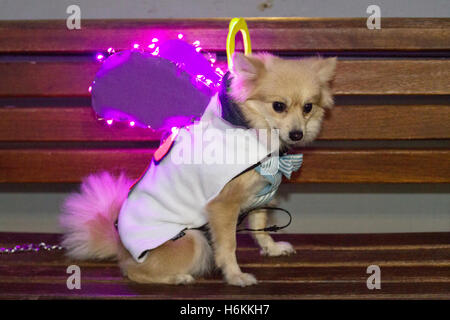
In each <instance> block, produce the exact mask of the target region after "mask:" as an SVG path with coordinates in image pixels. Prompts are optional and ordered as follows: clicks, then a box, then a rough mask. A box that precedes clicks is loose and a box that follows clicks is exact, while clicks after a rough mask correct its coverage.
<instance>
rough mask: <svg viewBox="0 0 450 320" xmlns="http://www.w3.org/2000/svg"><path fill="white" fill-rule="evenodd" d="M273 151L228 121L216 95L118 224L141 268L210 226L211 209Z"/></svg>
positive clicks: (155, 166)
mask: <svg viewBox="0 0 450 320" xmlns="http://www.w3.org/2000/svg"><path fill="white" fill-rule="evenodd" d="M233 141H234V142H233ZM272 145H273V144H272ZM273 146H274V145H273ZM275 147H278V146H277V145H275ZM273 149H274V148H270V147H268V146H267V145H266V139H265V136H259V135H258V133H257V131H256V130H248V129H241V128H236V127H234V126H233V125H232V124H230V123H228V122H226V121H225V120H223V119H222V118H221V105H220V100H219V98H218V95H215V96H214V97H212V98H211V101H210V103H209V105H208V106H207V108H206V110H205V113H204V114H203V116H202V118H201V119H200V121H199V122H197V123H195V124H192V125H190V126H188V127H184V128H181V129H179V133H178V136H177V137H176V139H175V141H174V143H173V145H172V147H171V151H170V152H169V153H168V154H166V156H165V157H164V158H163V159H162V160H160V162H159V163H156V162H155V161H152V162H151V164H150V167H149V168H148V169H147V171H146V172H145V174H144V175H143V176H142V177H141V179H140V180H139V181H138V182H137V183H136V184H135V186H134V187H133V188H132V189H131V191H130V193H129V195H128V198H127V200H126V201H125V202H124V204H123V206H122V208H121V211H120V214H119V219H118V231H119V234H120V238H121V240H122V243H123V244H124V246H125V247H126V248H127V249H128V251H129V252H130V253H131V255H132V256H133V258H134V259H135V260H136V261H137V262H143V261H144V260H145V254H144V253H145V252H146V251H147V250H151V249H154V248H156V247H158V246H160V245H161V244H163V243H164V242H166V241H168V240H170V239H172V238H174V237H175V236H176V235H178V234H179V233H180V232H181V231H182V230H184V229H186V228H188V229H189V228H198V227H201V226H203V225H205V224H206V223H207V222H208V221H207V214H206V212H205V206H206V204H207V203H208V202H209V201H210V200H212V199H213V198H214V197H216V196H217V195H218V194H219V193H220V191H221V190H222V188H223V187H224V186H225V185H226V184H227V183H228V182H229V181H230V180H232V179H233V178H234V177H236V176H238V175H239V174H240V173H242V172H243V171H245V170H246V169H248V168H250V167H252V166H254V165H255V164H257V163H258V162H260V161H262V160H263V159H264V158H266V157H267V156H268V155H269V154H271V153H272V152H273V151H275V150H273ZM276 150H278V149H276ZM280 179H281V178H280Z"/></svg>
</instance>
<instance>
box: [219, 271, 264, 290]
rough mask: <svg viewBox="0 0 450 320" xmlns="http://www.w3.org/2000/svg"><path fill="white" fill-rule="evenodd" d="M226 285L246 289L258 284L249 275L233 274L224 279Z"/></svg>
mask: <svg viewBox="0 0 450 320" xmlns="http://www.w3.org/2000/svg"><path fill="white" fill-rule="evenodd" d="M225 280H226V281H227V283H228V284H231V285H233V286H240V287H246V286H251V285H254V284H257V283H258V280H256V278H255V277H254V276H253V275H252V274H250V273H242V272H241V273H233V274H231V275H228V276H226V277H225Z"/></svg>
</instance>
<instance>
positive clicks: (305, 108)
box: [303, 103, 312, 113]
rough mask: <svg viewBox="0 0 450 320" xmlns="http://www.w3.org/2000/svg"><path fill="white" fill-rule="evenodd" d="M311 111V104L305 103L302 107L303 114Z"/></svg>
mask: <svg viewBox="0 0 450 320" xmlns="http://www.w3.org/2000/svg"><path fill="white" fill-rule="evenodd" d="M311 110H312V103H306V104H305V105H304V106H303V112H304V113H310V112H311Z"/></svg>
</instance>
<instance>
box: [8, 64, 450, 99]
mask: <svg viewBox="0 0 450 320" xmlns="http://www.w3.org/2000/svg"><path fill="white" fill-rule="evenodd" d="M99 68H100V64H99V63H97V62H94V61H93V62H86V61H79V62H35V63H32V62H0V74H1V75H2V81H1V82H0V97H30V96H39V97H67V96H77V97H80V96H83V97H88V96H89V92H88V88H89V86H90V85H91V82H92V81H93V80H94V76H95V73H96V72H97V70H98V69H99ZM449 79H450V60H420V59H417V60H404V59H398V60H397V59H396V60H342V61H339V66H338V69H337V75H336V79H335V81H334V84H333V88H334V92H335V94H336V95H449V94H450V85H449Z"/></svg>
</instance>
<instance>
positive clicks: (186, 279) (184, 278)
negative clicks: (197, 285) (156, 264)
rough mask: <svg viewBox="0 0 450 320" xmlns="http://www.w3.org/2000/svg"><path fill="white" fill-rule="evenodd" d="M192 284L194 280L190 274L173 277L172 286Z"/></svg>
mask: <svg viewBox="0 0 450 320" xmlns="http://www.w3.org/2000/svg"><path fill="white" fill-rule="evenodd" d="M194 282H195V279H194V277H193V276H191V275H190V274H177V275H176V276H175V277H174V284H190V283H194Z"/></svg>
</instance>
